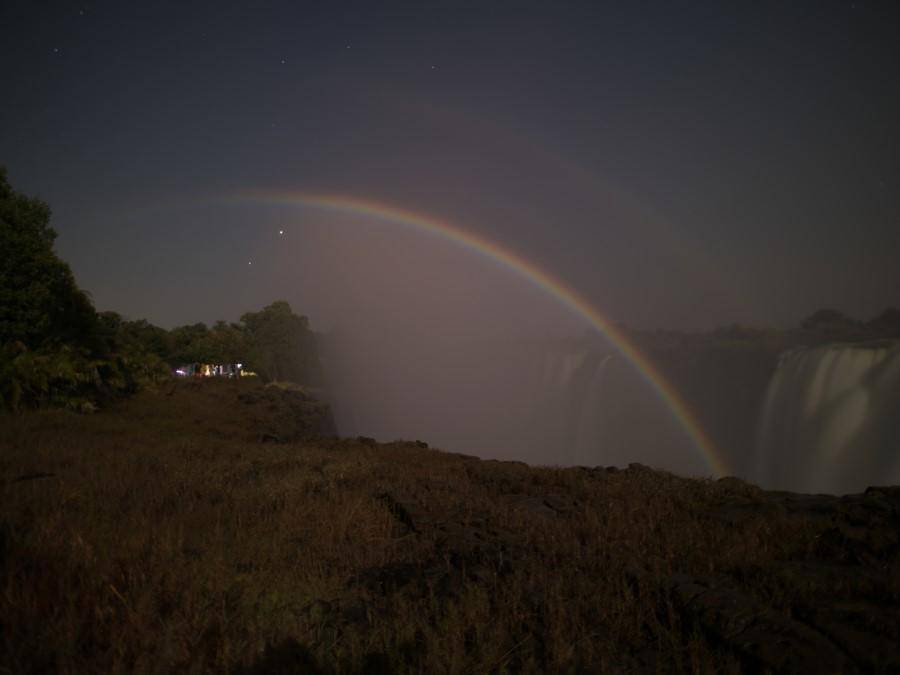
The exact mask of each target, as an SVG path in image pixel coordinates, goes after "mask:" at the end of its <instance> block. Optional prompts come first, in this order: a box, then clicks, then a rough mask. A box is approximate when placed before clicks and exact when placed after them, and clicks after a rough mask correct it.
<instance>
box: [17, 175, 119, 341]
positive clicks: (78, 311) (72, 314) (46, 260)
mask: <svg viewBox="0 0 900 675" xmlns="http://www.w3.org/2000/svg"><path fill="white" fill-rule="evenodd" d="M55 239H56V232H55V231H54V230H53V228H51V227H50V207H49V206H47V204H45V203H44V202H42V201H41V200H40V199H36V198H32V197H27V196H26V195H23V194H22V193H20V192H16V191H15V190H13V189H12V187H10V185H9V183H8V182H7V179H6V170H5V169H2V168H0V344H8V343H13V342H20V343H22V344H23V345H25V346H26V347H28V348H29V349H37V348H40V347H43V346H46V345H53V344H69V345H78V346H80V347H87V348H89V349H91V350H92V351H96V350H98V349H102V343H101V342H100V340H99V334H98V324H97V315H96V313H95V312H94V307H93V305H92V304H91V301H90V299H89V298H88V296H87V294H86V293H84V291H82V290H80V289H79V288H78V286H77V285H76V283H75V278H74V277H73V276H72V270H71V269H69V266H68V265H67V264H66V263H65V262H63V261H62V260H60V259H59V257H58V256H57V255H56V253H54V252H53V242H54V240H55Z"/></svg>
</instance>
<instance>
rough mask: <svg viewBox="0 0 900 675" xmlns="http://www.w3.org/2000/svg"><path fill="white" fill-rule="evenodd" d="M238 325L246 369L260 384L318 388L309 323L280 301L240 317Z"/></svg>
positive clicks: (318, 372)
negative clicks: (242, 335) (241, 329)
mask: <svg viewBox="0 0 900 675" xmlns="http://www.w3.org/2000/svg"><path fill="white" fill-rule="evenodd" d="M241 323H242V324H243V326H244V329H245V331H246V334H247V338H248V341H249V347H250V351H249V354H248V359H247V360H248V365H249V366H250V368H252V369H253V370H255V371H256V372H257V373H259V375H260V376H261V377H262V378H263V379H264V380H267V381H271V380H288V381H291V382H297V383H300V384H308V385H313V386H320V385H321V383H322V367H321V363H320V361H319V354H318V350H317V348H316V339H315V336H314V335H313V333H312V331H311V330H310V329H309V319H307V318H306V317H305V316H297V315H296V314H294V312H293V311H292V310H291V306H290V305H289V304H288V303H287V302H285V301H284V300H280V301H277V302H273V303H272V304H271V305H269V306H268V307H265V308H263V309H262V310H261V311H259V312H248V313H247V314H244V315H243V316H242V317H241Z"/></svg>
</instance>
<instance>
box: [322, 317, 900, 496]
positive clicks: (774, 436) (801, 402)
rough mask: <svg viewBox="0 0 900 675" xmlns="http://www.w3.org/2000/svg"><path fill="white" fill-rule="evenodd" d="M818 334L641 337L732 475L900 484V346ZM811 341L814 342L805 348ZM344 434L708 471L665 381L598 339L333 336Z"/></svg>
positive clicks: (830, 486)
mask: <svg viewBox="0 0 900 675" xmlns="http://www.w3.org/2000/svg"><path fill="white" fill-rule="evenodd" d="M829 337H830V336H829V335H827V334H825V335H823V334H820V333H811V332H796V331H795V332H794V333H787V332H784V333H776V332H769V333H764V332H761V331H738V330H734V331H731V332H728V331H720V332H718V333H712V334H682V333H665V332H655V333H649V332H648V333H633V334H632V335H630V338H629V339H630V340H631V341H632V342H633V343H634V344H635V345H636V346H638V348H639V349H640V351H641V352H642V353H643V354H644V355H646V356H647V358H648V359H649V360H650V361H651V362H652V363H653V364H654V367H655V368H656V369H657V370H658V371H659V372H660V373H662V374H663V376H664V377H665V379H666V380H667V381H668V382H669V383H670V384H671V385H672V388H673V389H674V390H675V391H677V392H678V395H679V396H680V397H681V399H682V400H683V401H684V403H685V405H686V407H687V408H688V409H690V410H691V412H692V414H693V415H694V416H695V418H696V419H697V421H698V422H699V424H700V426H701V427H702V428H703V429H704V431H705V432H706V434H707V435H708V436H709V438H710V439H711V440H712V443H713V445H714V446H715V452H716V453H717V454H718V456H719V457H720V458H721V460H722V464H724V465H725V467H726V470H727V472H728V473H731V474H733V475H736V476H739V477H741V478H744V479H746V480H749V481H751V482H754V483H757V484H759V485H761V486H762V487H764V488H769V489H776V488H777V489H788V490H794V491H808V492H831V493H847V492H858V491H861V490H863V489H865V488H866V487H867V486H869V485H874V484H888V483H896V482H900V462H898V461H897V457H898V448H900V442H898V438H900V430H898V429H900V426H898V425H900V422H898V420H900V414H897V413H898V411H900V346H898V345H900V341H898V340H876V341H873V340H863V341H860V342H855V343H847V342H829V341H828V338H829ZM806 345H808V346H806ZM323 346H324V349H323V353H324V354H325V357H326V369H327V371H328V376H329V382H330V387H331V390H332V401H333V403H334V406H335V413H336V416H337V423H338V427H339V429H340V430H341V433H342V434H347V435H356V434H360V435H366V436H373V437H375V438H378V439H379V440H393V439H397V438H406V439H413V438H421V439H423V440H426V441H428V442H429V443H430V444H432V445H434V446H436V447H440V448H444V449H447V450H454V451H458V452H464V453H469V454H477V455H479V456H481V457H485V458H498V459H509V460H520V461H525V462H528V463H531V464H549V465H560V466H571V465H585V466H595V465H605V466H608V465H614V466H627V465H628V464H630V463H632V462H640V463H644V464H648V465H651V466H654V467H658V468H662V469H667V470H670V471H673V472H676V473H680V474H683V475H700V476H702V475H712V474H713V473H715V466H714V462H713V461H712V458H711V457H710V456H709V453H708V452H707V453H705V452H703V451H702V450H701V449H700V448H698V446H697V443H696V442H695V439H693V438H691V437H690V436H689V435H688V433H687V432H686V430H685V427H684V425H683V424H682V423H681V421H679V419H677V417H676V415H675V414H674V413H673V409H672V406H671V405H670V404H669V403H667V402H666V401H665V400H664V399H663V397H662V396H661V395H660V391H661V389H660V383H659V382H656V381H654V380H653V379H652V378H649V377H648V376H647V375H646V373H641V372H640V371H639V369H638V368H636V367H635V365H634V363H633V362H631V361H630V360H628V359H627V358H626V357H625V356H623V355H622V353H621V352H620V351H619V350H618V349H616V348H615V347H614V346H613V345H611V344H609V343H607V342H605V341H603V340H600V339H596V338H588V337H585V338H580V339H575V338H559V339H545V340H527V339H510V340H505V341H503V340H498V341H469V342H463V341H452V340H448V341H446V342H444V343H428V344H422V343H420V342H416V341H414V340H410V341H409V342H403V341H402V340H400V341H396V340H385V341H383V342H381V343H373V342H369V343H365V340H363V339H360V338H359V337H358V336H357V337H356V338H354V339H345V340H344V341H343V342H338V341H335V340H333V339H332V340H326V341H325V342H324V345H323Z"/></svg>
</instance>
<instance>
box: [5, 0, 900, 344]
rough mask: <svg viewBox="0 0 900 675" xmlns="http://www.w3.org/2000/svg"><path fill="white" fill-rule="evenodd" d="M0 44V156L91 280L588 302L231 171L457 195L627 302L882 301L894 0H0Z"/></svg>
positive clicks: (327, 300)
mask: <svg viewBox="0 0 900 675" xmlns="http://www.w3.org/2000/svg"><path fill="white" fill-rule="evenodd" d="M0 64H2V84H0V92H2V93H0V99H2V105H0V164H2V165H5V166H6V167H7V169H8V171H9V180H10V182H11V183H12V185H13V186H14V187H15V188H17V189H19V190H22V191H25V192H27V193H29V194H36V195H39V196H40V197H42V198H44V199H45V200H47V201H48V202H49V203H50V204H51V206H52V208H53V211H54V218H53V225H54V227H55V228H56V229H57V230H58V232H59V234H60V237H59V240H58V243H57V247H58V251H59V252H60V254H61V255H62V257H63V258H64V259H66V260H67V261H68V262H69V263H70V264H71V265H72V268H73V270H74V272H75V275H76V278H77V279H78V280H79V283H80V284H81V286H82V287H84V288H85V289H86V290H88V291H89V292H90V293H91V294H92V297H93V298H94V302H95V304H96V305H97V307H98V309H101V310H104V309H112V310H116V311H118V312H121V313H123V314H125V315H127V316H129V317H131V318H147V319H149V320H150V321H152V322H154V323H157V324H159V325H162V326H165V327H171V326H173V325H177V324H182V323H188V322H194V321H198V320H203V321H207V322H210V321H213V320H215V319H218V318H222V319H227V320H236V319H237V318H238V317H239V316H240V314H241V313H243V312H244V311H249V310H255V309H259V308H260V307H262V306H263V305H264V304H267V303H268V302H271V301H272V300H275V299H279V298H284V299H287V300H289V301H290V302H291V303H292V305H294V308H295V309H296V310H297V311H299V312H302V313H305V314H308V315H309V316H310V318H311V319H312V322H313V326H314V327H316V328H319V329H325V330H328V329H332V328H334V327H335V326H339V325H342V323H344V322H347V321H348V317H351V319H350V320H349V322H350V323H351V324H352V323H353V321H352V317H363V318H365V317H368V316H375V315H377V314H379V313H380V314H388V315H391V316H397V317H399V318H398V320H401V321H403V320H411V319H410V317H420V318H422V319H423V320H426V321H427V320H429V317H431V318H432V319H433V320H434V321H435V322H437V323H436V324H435V325H437V326H438V327H440V326H441V325H443V324H441V316H449V317H452V320H449V319H448V320H447V321H446V323H447V325H450V324H453V325H457V326H458V325H459V324H460V323H461V322H463V323H465V322H476V323H483V321H482V319H483V318H484V317H486V316H489V317H496V316H498V315H502V314H503V313H504V312H505V313H507V314H508V315H509V316H512V317H516V319H515V320H511V322H510V324H509V326H514V327H518V328H521V327H524V328H526V329H528V330H532V329H535V328H536V327H540V326H553V327H555V328H556V329H558V330H560V331H562V332H565V331H568V330H572V331H577V330H581V329H583V325H582V324H580V323H579V321H578V320H576V319H574V318H572V317H568V315H567V313H566V312H564V311H562V309H561V308H559V307H558V303H556V302H555V301H554V300H553V298H552V297H547V296H546V295H542V294H541V293H540V291H539V290H536V289H534V288H531V287H526V286H527V284H523V281H522V279H521V278H517V277H515V276H514V275H510V274H509V273H508V271H506V270H504V269H501V268H499V267H498V266H497V265H495V264H494V263H492V262H491V261H490V260H486V259H484V258H480V257H478V256H473V255H472V254H471V253H470V252H467V251H465V250H462V249H459V248H458V247H454V245H453V244H451V243H448V242H446V241H441V240H439V239H435V238H433V237H429V236H427V235H423V234H422V233H421V232H416V231H414V230H412V231H411V230H409V229H405V228H403V227H400V226H397V225H395V224H390V223H386V222H377V221H374V220H373V221H367V220H366V219H363V218H359V217H352V216H349V215H347V214H335V213H330V212H326V211H321V210H315V209H308V208H297V207H287V206H283V205H281V206H278V205H266V204H259V203H256V204H253V203H243V202H238V203H236V202H235V200H234V195H236V194H239V193H242V192H244V191H247V190H280V191H289V192H290V191H306V192H319V193H322V192H325V193H339V194H343V195H349V196H353V197H355V198H358V199H368V200H376V201H379V202H383V203H386V204H390V205H393V206H395V207H398V208H403V209H409V210H413V211H416V212H419V213H422V214H427V215H429V216H431V217H434V218H440V219H443V220H446V221H449V222H452V223H454V224H456V225H458V226H460V227H462V228H465V229H467V230H470V231H472V232H476V233H478V234H480V235H481V236H485V237H489V238H491V239H492V240H494V241H495V242H498V243H499V244H500V245H502V246H504V247H507V248H509V249H511V250H514V251H515V252H516V253H517V254H519V255H521V256H523V257H524V258H526V259H528V260H531V261H533V262H535V263H536V264H538V265H540V266H541V267H543V268H544V269H545V270H547V271H548V272H549V273H551V274H552V275H554V276H556V277H558V278H560V279H562V280H563V281H564V282H565V283H567V284H568V285H570V286H571V287H573V288H575V289H577V290H578V291H579V292H581V293H582V294H583V295H584V296H585V297H587V298H588V299H590V301H591V302H592V303H594V304H595V305H596V306H597V307H598V308H599V309H600V310H601V311H602V312H603V313H604V314H605V315H607V316H608V317H610V318H611V319H613V320H615V321H619V322H624V323H626V324H629V325H633V326H636V327H641V328H656V327H663V328H679V329H707V328H711V327H714V326H717V325H722V324H727V323H733V322H741V323H745V324H753V325H762V326H776V327H787V326H791V325H796V324H797V323H798V322H799V320H800V319H802V318H803V317H805V316H807V315H809V314H811V313H812V312H813V311H815V310H816V309H819V308H821V307H834V308H836V309H839V310H841V311H844V312H846V313H848V314H850V315H851V316H854V317H857V318H870V317H872V316H873V315H875V314H877V313H878V312H880V311H881V310H883V309H884V308H885V307H887V306H889V305H900V3H898V2H896V0H885V1H884V2H856V3H853V2H829V1H825V0H817V1H814V2H777V3H775V2H773V3H768V2H744V3H722V2H699V1H698V2H686V3H682V2H615V3H607V2H586V3H574V2H572V3H569V2H543V3H522V2H517V3H504V2H479V3H440V4H437V3H421V2H416V3H408V4H397V3H380V2H361V3H344V2H321V3H312V2H281V3H277V2H269V3H231V2H222V1H220V2H215V3H204V2H189V3H184V2H178V3H176V2H145V3H128V2H91V3H86V4H79V3H74V2H68V3H61V2H60V3H54V2H36V1H34V0H29V1H25V2H19V1H16V0H12V1H10V0H6V1H5V2H3V3H2V4H0ZM279 230H283V231H284V234H279ZM251 262H252V263H253V264H252V265H251V264H248V263H251ZM411 289H412V290H411ZM473 307H474V308H475V309H472V308H473ZM403 311H406V312H407V314H406V315H404V314H403ZM429 312H431V313H432V314H429ZM517 322H518V323H517ZM567 322H570V323H567ZM518 328H517V329H518ZM497 330H498V331H499V332H502V329H501V328H498V329H497Z"/></svg>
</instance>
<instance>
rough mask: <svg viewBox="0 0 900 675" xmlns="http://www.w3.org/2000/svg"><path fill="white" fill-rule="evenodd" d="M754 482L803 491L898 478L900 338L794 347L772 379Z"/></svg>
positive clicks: (849, 489) (853, 488) (831, 489)
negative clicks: (873, 341)
mask: <svg viewBox="0 0 900 675" xmlns="http://www.w3.org/2000/svg"><path fill="white" fill-rule="evenodd" d="M756 457H757V468H756V476H753V477H752V478H754V479H755V480H756V481H758V482H759V483H760V484H762V486H763V487H769V488H778V489H790V490H799V491H804V492H852V491H859V490H862V489H864V488H865V487H867V486H868V485H875V484H886V483H896V482H900V342H892V341H881V342H876V343H865V344H842V345H829V346H824V347H816V348H812V349H806V348H801V349H795V350H792V351H789V352H787V353H785V354H783V355H782V356H781V358H780V360H779V363H778V368H777V369H776V371H775V374H774V376H773V377H772V380H771V382H770V384H769V387H768V391H767V392H766V399H765V403H764V405H763V409H762V416H761V419H760V423H759V434H758V437H757V451H756Z"/></svg>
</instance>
